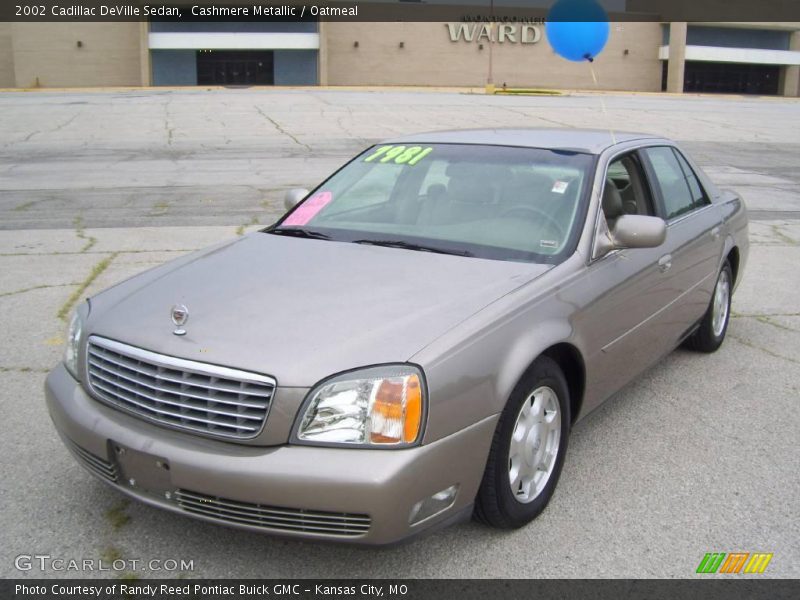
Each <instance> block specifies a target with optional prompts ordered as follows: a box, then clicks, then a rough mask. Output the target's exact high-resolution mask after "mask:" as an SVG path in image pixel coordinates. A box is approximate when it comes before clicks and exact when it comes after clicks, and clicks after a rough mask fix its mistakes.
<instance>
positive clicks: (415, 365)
mask: <svg viewBox="0 0 800 600" xmlns="http://www.w3.org/2000/svg"><path fill="white" fill-rule="evenodd" d="M301 199H302V201H300V202H296V201H297V200H301ZM287 206H288V207H290V208H291V210H289V212H288V213H287V214H286V215H285V216H284V217H283V218H282V219H281V220H280V221H279V222H278V223H277V224H275V225H274V226H272V227H269V228H268V229H266V230H264V231H261V232H256V233H252V234H250V235H246V236H244V237H243V238H238V239H235V240H231V241H229V242H226V243H223V244H220V245H218V246H216V247H213V248H210V249H207V250H203V251H200V252H197V253H194V254H191V255H189V256H186V257H183V258H181V259H179V260H176V261H173V262H171V263H168V264H165V265H162V266H160V267H158V268H156V269H153V270H151V271H148V272H146V273H143V274H141V275H138V276H136V277H133V278H132V279H129V280H127V281H125V282H123V283H120V284H119V285H116V286H114V287H112V288H111V289H108V290H106V291H105V292H103V293H101V294H99V295H97V296H95V297H93V298H91V299H90V300H88V301H87V302H86V303H84V304H83V305H81V306H80V307H79V308H78V309H77V311H76V312H75V315H74V317H73V319H72V322H71V326H70V329H69V338H68V343H67V348H66V354H65V358H64V362H63V364H62V365H60V366H58V367H57V368H56V369H55V370H54V371H53V372H52V373H50V375H49V377H48V378H47V383H46V395H47V403H48V406H49V410H50V414H51V416H52V419H53V421H54V422H55V425H56V428H57V429H58V431H59V433H60V434H61V436H62V437H63V439H64V442H65V443H66V445H67V447H68V448H69V449H70V450H71V451H72V452H73V453H74V455H75V457H76V458H77V459H78V461H80V462H81V463H82V464H83V465H84V466H85V467H86V468H87V469H88V470H89V471H91V472H92V473H93V474H95V475H96V476H98V477H99V478H100V479H102V480H104V481H106V482H107V483H109V484H111V485H113V486H115V487H116V488H118V489H120V490H122V491H123V492H125V493H127V494H129V495H131V496H133V497H135V498H137V499H140V500H142V501H144V502H147V503H150V504H153V505H156V506H160V507H162V508H166V509H169V510H172V511H176V512H178V513H181V514H186V515H191V516H194V517H197V518H200V519H205V520H208V521H212V522H215V523H222V524H228V525H234V526H239V527H244V528H248V529H254V530H260V531H268V532H273V533H280V534H285V535H292V536H298V537H304V538H314V539H335V540H340V541H353V542H361V543H374V544H382V543H389V542H394V541H397V540H400V539H402V538H406V537H408V536H411V535H413V534H416V533H417V532H421V531H424V530H427V529H429V528H431V527H435V526H440V525H443V524H447V523H452V522H454V521H456V520H458V519H461V518H464V517H468V516H469V515H475V516H477V517H478V518H479V519H480V520H482V521H484V522H486V523H489V524H491V525H494V526H497V527H504V528H510V527H519V526H522V525H524V524H525V523H527V522H528V521H530V520H531V519H533V518H534V517H536V516H537V515H538V514H539V513H540V512H541V511H542V510H543V509H544V508H545V506H546V505H547V503H548V501H549V500H550V498H551V496H552V494H553V490H554V489H555V486H556V483H557V481H558V477H559V474H560V472H561V469H562V466H563V463H564V456H565V454H566V449H567V438H568V436H569V432H570V428H571V427H572V425H574V424H575V422H576V421H577V420H579V419H580V418H581V417H583V416H584V415H586V414H587V413H589V412H590V411H592V410H593V409H594V408H596V407H597V406H598V405H599V404H600V403H601V402H602V401H603V400H605V399H606V398H608V397H609V396H610V395H611V394H613V393H614V392H615V391H617V390H619V389H620V388H621V387H622V386H623V385H625V384H626V383H627V382H628V381H630V380H631V379H632V378H633V377H635V376H636V375H637V374H638V373H641V372H642V371H643V370H644V369H646V368H647V367H648V366H650V365H652V364H653V363H654V362H656V361H658V360H659V359H660V358H661V357H663V356H664V355H665V354H667V353H669V352H670V351H671V350H672V349H673V348H675V347H676V346H677V345H679V344H681V343H682V342H687V343H688V344H690V345H691V346H693V347H694V348H696V349H698V350H701V351H705V352H711V351H713V350H715V349H716V348H717V347H718V346H719V345H720V344H721V343H722V341H723V339H724V337H725V332H726V328H727V325H728V317H729V314H730V312H729V311H730V299H731V294H732V291H733V289H734V287H735V286H736V283H737V282H738V280H739V278H740V276H741V273H742V270H743V268H744V264H745V261H746V258H747V249H748V244H747V220H746V212H745V208H744V205H743V202H742V200H741V199H740V198H739V197H738V196H736V195H735V194H733V193H730V192H721V191H719V190H718V189H717V188H716V187H715V186H714V185H713V184H712V183H711V182H710V181H709V180H708V178H707V177H706V176H705V175H704V174H703V172H702V171H701V170H700V169H699V168H698V167H697V165H696V164H694V163H693V162H692V160H691V159H690V158H689V157H688V156H687V155H686V154H685V153H684V152H683V151H681V150H679V149H678V148H677V147H676V146H675V145H674V144H673V143H672V142H670V141H668V140H665V139H660V138H654V137H649V136H645V135H635V134H616V135H613V134H611V133H609V132H594V131H575V130H563V131H559V130H482V131H454V132H440V133H428V134H421V135H416V136H411V137H407V138H402V139H397V140H391V141H387V142H385V143H382V144H379V145H376V146H373V147H371V148H369V149H368V150H366V151H365V152H364V153H363V154H361V155H359V156H357V157H356V158H354V159H353V160H352V161H351V162H349V163H348V164H347V165H346V166H344V167H343V168H342V169H341V170H339V171H338V172H336V173H335V174H334V175H333V176H332V177H330V178H329V179H328V180H327V181H325V182H324V183H323V184H322V185H321V186H319V187H318V188H317V189H316V190H314V191H313V193H310V194H309V193H307V192H305V191H304V190H293V191H291V192H290V193H289V194H287Z"/></svg>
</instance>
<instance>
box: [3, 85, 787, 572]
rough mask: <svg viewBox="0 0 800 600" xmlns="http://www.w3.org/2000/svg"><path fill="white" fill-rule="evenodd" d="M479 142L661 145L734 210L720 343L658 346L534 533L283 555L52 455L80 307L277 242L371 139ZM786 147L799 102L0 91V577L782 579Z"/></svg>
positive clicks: (461, 532)
mask: <svg viewBox="0 0 800 600" xmlns="http://www.w3.org/2000/svg"><path fill="white" fill-rule="evenodd" d="M487 126H488V127H492V126H554V127H595V128H609V127H611V128H615V129H624V130H634V131H649V132H653V133H657V134H661V135H665V136H668V137H672V138H674V139H677V140H678V141H680V142H682V143H683V144H684V146H685V147H686V148H687V149H688V150H689V151H690V152H691V153H692V154H693V155H694V156H695V157H696V158H697V159H698V161H699V162H700V163H701V164H702V165H704V166H705V167H706V169H707V171H708V173H709V175H710V176H711V177H712V179H714V180H715V181H716V182H717V183H718V184H720V185H723V186H725V187H732V188H735V189H737V190H738V191H740V192H741V193H742V194H743V195H744V197H745V200H746V201H747V203H748V206H749V207H750V209H751V211H752V217H751V218H752V221H751V228H750V236H751V243H752V247H751V252H750V262H749V264H748V266H747V270H746V272H745V274H744V278H743V280H742V282H741V286H740V288H739V290H738V292H737V294H736V295H735V297H734V301H733V311H734V314H733V319H732V321H731V325H730V328H729V332H728V339H727V341H726V343H725V344H724V346H723V347H722V348H721V350H720V351H718V352H717V353H715V354H713V355H699V354H694V353H691V352H688V351H685V350H678V351H676V352H674V353H673V354H672V355H670V356H669V357H668V358H667V359H666V360H664V361H663V362H662V363H661V364H659V365H658V366H656V367H654V368H653V369H651V370H650V371H649V372H647V373H646V374H645V375H644V376H642V377H641V378H639V379H638V380H637V381H636V382H634V383H632V384H631V385H629V386H628V387H627V388H625V389H624V390H623V391H622V392H620V393H619V394H617V395H616V396H615V397H614V398H613V399H611V400H610V401H608V402H607V403H606V404H605V405H604V406H603V407H602V408H600V409H599V410H598V411H596V412H595V413H594V414H592V415H591V416H589V417H588V418H587V419H585V420H584V421H583V422H582V423H581V424H579V425H578V426H577V427H576V428H575V430H574V431H573V434H572V437H571V441H570V448H569V453H568V455H567V462H566V466H565V469H564V473H563V475H562V478H561V482H560V484H559V487H558V489H557V491H556V494H555V496H554V499H553V501H552V502H551V504H550V506H549V508H548V509H547V510H546V511H545V512H544V514H543V515H542V516H541V517H540V518H539V519H538V520H537V521H535V522H534V523H532V524H531V525H530V526H528V527H526V528H524V529H522V530H519V531H513V532H498V531H493V530H490V529H487V528H485V527H483V526H480V525H477V524H474V523H466V524H463V525H459V526H456V527H453V528H450V529H447V530H445V531H442V532H439V533H436V534H434V535H432V536H430V537H427V538H424V539H421V540H418V541H415V542H413V543H410V544H407V545H403V546H399V547H394V548H386V549H361V548H353V547H345V546H340V545H332V544H312V543H304V542H296V541H287V540H282V539H277V538H273V537H270V536H265V535H257V534H252V533H243V532H240V531H236V530H233V529H227V528H223V527H217V526H213V525H209V524H205V523H200V522H196V521H193V520H190V519H187V518H183V517H178V516H174V515H171V514H167V513H165V512H162V511H160V510H157V509H154V508H149V507H146V506H142V505H139V504H137V503H131V502H128V501H127V500H125V499H124V497H123V496H122V495H121V494H119V493H117V492H115V491H113V490H111V489H108V488H107V487H105V486H104V485H103V484H101V483H100V482H98V481H97V480H95V479H93V478H92V477H91V476H90V475H88V474H87V473H85V472H84V471H83V470H82V469H81V467H79V466H78V465H77V464H76V463H75V462H74V460H73V459H72V458H71V456H69V455H68V453H67V451H66V449H64V448H63V446H62V444H61V442H60V440H59V439H58V437H57V435H56V433H55V431H54V429H53V427H52V425H51V423H50V420H49V417H48V415H47V411H46V409H45V406H44V402H43V393H42V384H43V380H44V377H45V374H46V372H47V371H48V370H49V369H50V368H52V367H53V366H54V365H55V364H56V363H57V362H58V361H59V360H60V355H61V347H62V344H63V336H64V329H65V322H64V318H65V315H66V314H67V313H68V312H69V309H70V307H71V306H72V305H74V303H75V302H76V301H78V300H79V299H80V298H82V297H84V296H86V295H91V294H93V293H96V292H98V291H100V290H102V289H104V288H105V287H108V286H109V285H111V284H113V283H115V282H117V281H120V280H122V279H124V278H127V277H129V276H131V275H133V274H135V273H138V272H140V271H142V270H145V269H147V268H150V267H153V266H155V265H158V264H160V263H162V262H164V261H166V260H170V259H172V258H175V257H177V256H180V255H181V254H183V253H186V252H188V251H191V250H194V249H198V248H201V247H203V246H206V245H209V244H211V243H214V242H216V241H219V240H222V239H225V238H228V237H231V236H236V235H242V234H245V233H247V232H250V231H254V230H256V229H257V228H259V227H260V226H263V225H266V224H269V223H270V222H272V221H273V220H274V219H275V218H276V217H277V216H278V215H279V214H280V213H281V203H282V191H283V190H284V189H286V188H288V187H292V186H306V187H308V186H312V185H314V184H315V183H317V182H319V180H320V179H321V178H322V177H323V176H324V175H325V174H327V173H329V172H330V171H331V170H333V169H334V168H336V167H337V166H339V165H340V164H341V163H342V162H344V161H345V160H346V159H347V158H348V157H349V156H351V155H352V154H353V153H355V152H357V151H358V150H360V149H361V148H363V147H365V146H366V145H368V144H370V143H372V142H374V141H377V140H379V139H382V138H385V137H391V136H394V135H398V134H405V133H411V132H415V131H421V130H430V129H443V128H454V127H487ZM798 131H800V101H797V100H796V99H759V98H709V97H671V96H658V95H632V94H627V95H626V94H606V95H603V96H602V97H601V96H599V95H594V94H571V95H567V96H560V97H524V96H520V97H491V96H485V95H483V94H471V93H463V92H457V91H440V92H433V91H412V90H395V91H387V90H376V91H349V90H322V89H313V90H283V89H271V90H255V89H229V90H220V89H215V90H199V89H198V90H152V91H144V90H136V91H121V90H107V91H97V92H69V91H62V92H30V93H23V92H7V93H0V132H2V134H1V135H0V310H2V314H3V317H2V323H3V325H2V332H3V334H4V340H3V344H2V346H0V406H1V407H2V409H3V428H2V432H3V435H2V436H0V463H2V473H3V477H2V480H0V497H1V498H2V505H3V508H2V511H0V531H2V538H3V542H4V543H3V544H2V548H1V549H0V576H2V577H20V576H21V577H26V576H27V577H39V576H70V577H78V576H85V575H86V573H81V572H75V571H69V572H61V571H54V570H52V569H48V570H46V571H44V572H42V571H40V570H39V569H38V566H36V565H34V568H33V569H32V570H30V571H19V570H17V569H16V568H15V557H17V556H19V555H34V554H47V555H50V556H52V557H53V558H63V559H72V558H74V559H84V558H86V559H100V558H102V559H104V560H106V561H111V560H113V559H118V558H123V559H129V560H131V559H134V560H141V561H149V560H151V559H161V560H164V559H176V560H179V561H180V560H181V559H183V560H185V561H193V569H191V570H190V569H185V570H183V571H180V570H179V571H178V573H180V574H181V575H182V576H187V577H691V576H693V575H694V572H695V569H696V567H697V565H698V563H699V562H700V560H701V558H702V557H703V555H704V554H705V553H706V552H733V551H743V552H771V553H774V558H773V559H772V562H771V563H770V565H769V568H768V570H767V572H766V574H765V576H773V577H798V576H800V503H799V502H798V497H800V470H798V465H799V464H800V450H798V440H800V417H798V412H797V406H798V398H800V303H799V302H798V300H797V290H798V284H799V283H800V276H799V275H798V265H800V141H799V140H798V139H797V132H798ZM140 566H141V565H140ZM125 574H126V573H122V572H103V573H98V575H99V576H104V577H117V576H122V575H125ZM176 574H177V573H175V572H167V571H163V570H162V571H156V570H150V569H145V570H136V572H135V575H136V576H139V577H148V576H154V577H160V576H174V575H176ZM127 575H130V573H127ZM763 576H764V575H762V577H763Z"/></svg>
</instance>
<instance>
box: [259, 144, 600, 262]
mask: <svg viewBox="0 0 800 600" xmlns="http://www.w3.org/2000/svg"><path fill="white" fill-rule="evenodd" d="M592 164H593V157H592V156H591V155H588V154H581V153H576V152H568V151H561V150H559V151H555V150H543V149H537V148H516V147H506V146H481V145H466V144H420V145H416V146H411V145H386V144H384V145H378V146H373V147H372V148H370V149H369V150H367V151H366V152H364V153H363V154H361V155H360V156H358V157H356V158H355V159H354V160H353V161H351V162H350V163H348V164H347V165H345V166H344V167H343V168H342V169H341V170H340V171H338V172H337V173H335V174H334V175H333V176H332V177H331V178H330V179H328V180H327V181H326V182H324V183H323V184H322V185H321V186H320V187H318V188H317V189H316V190H315V191H314V193H312V194H310V195H309V196H308V197H307V198H306V199H305V200H304V201H303V202H302V203H300V204H299V205H298V206H296V207H295V208H294V209H293V210H292V211H291V212H290V213H289V214H288V215H286V216H285V217H284V218H283V219H282V220H281V221H280V222H279V223H278V224H277V225H276V226H275V227H274V228H273V229H272V230H271V231H272V233H276V234H283V235H297V236H300V237H315V238H322V239H331V240H338V241H347V242H355V243H365V244H376V245H386V246H394V247H398V248H405V249H410V250H427V251H432V252H443V253H450V254H460V255H463V256H475V257H481V258H492V259H500V260H526V261H534V262H547V263H556V262H560V261H561V260H563V259H564V258H565V257H566V256H568V255H569V254H571V253H572V252H573V251H574V246H575V244H576V243H577V242H576V240H577V234H578V230H579V229H580V227H581V225H582V222H583V215H584V213H585V208H584V205H585V203H586V199H585V196H586V193H585V188H586V187H587V182H588V181H589V179H590V177H589V176H590V173H591V167H592Z"/></svg>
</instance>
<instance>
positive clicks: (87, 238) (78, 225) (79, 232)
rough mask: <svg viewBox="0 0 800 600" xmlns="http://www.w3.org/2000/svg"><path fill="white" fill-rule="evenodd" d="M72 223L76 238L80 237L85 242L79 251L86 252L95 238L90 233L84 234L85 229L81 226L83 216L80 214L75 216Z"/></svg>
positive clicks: (95, 240) (94, 242) (93, 243)
mask: <svg viewBox="0 0 800 600" xmlns="http://www.w3.org/2000/svg"><path fill="white" fill-rule="evenodd" d="M73 225H75V235H77V236H78V239H81V240H83V241H84V242H86V243H85V244H84V246H83V248H81V249H80V252H81V253H84V252H88V251H89V250H91V249H92V247H93V246H94V245H95V244H96V243H97V238H94V237H92V236H90V235H86V231H85V230H84V227H83V217H81V216H78V217H75V220H74V221H73Z"/></svg>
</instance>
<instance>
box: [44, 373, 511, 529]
mask: <svg viewBox="0 0 800 600" xmlns="http://www.w3.org/2000/svg"><path fill="white" fill-rule="evenodd" d="M45 395H46V398H47V406H48V409H49V411H50V416H51V418H52V419H53V423H54V424H55V426H56V429H57V430H58V432H59V434H60V435H61V437H62V438H63V439H64V440H65V443H66V444H67V447H68V448H70V450H71V451H72V452H73V453H74V454H75V455H76V457H77V458H78V459H79V462H81V464H83V466H84V467H86V468H87V470H89V471H90V472H92V473H93V474H94V475H97V476H98V477H99V478H100V479H102V480H103V481H105V482H106V483H108V484H110V485H112V486H114V487H116V488H117V489H119V490H120V491H123V492H124V493H126V494H128V495H130V496H132V497H134V498H136V499H138V500H141V501H143V502H146V503H148V504H151V505H154V506H159V507H161V508H165V509H167V510H171V511H174V512H178V513H180V514H184V515H187V516H192V517H196V518H199V519H203V520H206V521H210V522H215V523H221V524H225V525H229V526H234V527H240V528H244V529H250V530H255V531H267V532H271V533H276V534H280V535H287V536H292V537H301V538H310V539H327V540H331V539H333V540H336V541H343V542H355V543H361V544H389V543H394V542H397V541H400V540H402V539H404V538H406V537H409V536H413V535H416V534H417V533H421V532H422V531H425V530H428V529H430V528H433V527H436V526H440V525H443V524H448V523H450V522H453V521H456V520H459V519H461V518H466V517H468V516H469V514H470V513H471V508H472V503H473V501H474V498H475V494H476V493H477V490H478V486H479V485H480V481H481V477H482V475H483V470H484V467H485V464H486V457H487V455H488V452H489V445H490V444H491V439H492V435H493V433H494V429H495V425H496V421H497V416H493V417H489V418H487V419H484V420H483V421H480V422H478V423H476V424H474V425H472V426H470V427H468V428H466V429H464V430H462V431H459V432H458V433H455V434H453V435H451V436H448V437H446V438H444V439H441V440H438V441H436V442H433V443H430V444H425V445H423V446H419V447H416V448H409V449H404V450H364V449H348V448H320V447H311V446H292V445H281V446H271V447H259V446H251V445H243V444H235V443H228V442H220V441H215V440H209V439H204V438H201V437H197V436H193V435H191V434H186V433H181V432H176V431H171V430H168V429H165V428H161V427H158V426H156V425H152V424H149V423H146V422H144V421H141V420H138V419H136V418H134V417H131V416H129V415H127V414H124V413H122V412H119V411H117V410H114V409H112V408H109V407H107V406H105V405H103V404H101V403H100V402H97V401H95V400H94V399H92V398H91V397H89V396H88V395H87V393H86V392H85V391H84V389H83V388H82V387H81V386H80V385H79V384H78V383H77V382H76V381H75V379H73V377H72V376H71V375H70V374H69V373H68V372H67V370H66V369H65V368H64V367H63V365H59V366H58V367H56V368H55V369H54V370H53V371H52V372H51V373H50V374H49V375H48V377H47V380H46V382H45ZM454 484H457V485H458V494H457V496H456V498H455V501H454V503H453V504H452V506H450V508H448V509H447V510H445V511H443V512H442V513H440V514H438V515H436V516H434V517H432V518H430V519H428V520H426V521H423V522H421V523H419V524H416V525H415V526H413V527H412V526H410V525H409V515H410V512H411V509H412V507H413V506H414V504H415V503H417V502H418V501H420V500H423V499H426V498H429V497H430V496H431V495H433V494H436V493H437V492H440V491H441V490H444V489H445V488H447V487H449V486H451V485H454ZM187 498H188V501H187Z"/></svg>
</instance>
